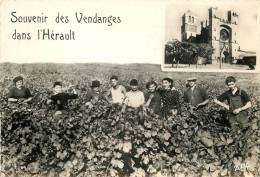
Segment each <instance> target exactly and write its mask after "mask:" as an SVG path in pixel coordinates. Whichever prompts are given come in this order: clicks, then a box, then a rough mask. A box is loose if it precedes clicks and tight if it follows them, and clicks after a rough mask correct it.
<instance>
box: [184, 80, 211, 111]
mask: <svg viewBox="0 0 260 177" xmlns="http://www.w3.org/2000/svg"><path fill="white" fill-rule="evenodd" d="M196 81H197V78H196V77H191V78H188V79H187V84H186V85H187V87H188V89H187V90H186V91H185V92H184V101H185V102H187V103H190V104H191V106H192V107H193V108H195V109H198V108H200V107H203V106H205V105H206V104H207V103H208V102H209V99H208V94H207V92H206V90H205V89H203V88H200V87H199V86H197V84H196Z"/></svg>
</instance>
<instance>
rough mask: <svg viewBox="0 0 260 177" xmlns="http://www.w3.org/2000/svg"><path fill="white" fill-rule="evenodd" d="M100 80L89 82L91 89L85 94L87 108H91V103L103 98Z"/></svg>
mask: <svg viewBox="0 0 260 177" xmlns="http://www.w3.org/2000/svg"><path fill="white" fill-rule="evenodd" d="M100 85H101V84H100V82H99V81H98V80H94V81H92V84H91V90H90V91H88V92H87V95H86V101H87V102H86V103H85V105H86V106H87V107H88V108H89V109H92V107H93V105H94V104H96V103H97V102H98V100H100V99H103V98H104V97H103V95H102V92H101V89H100Z"/></svg>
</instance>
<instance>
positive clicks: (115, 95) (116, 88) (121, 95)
mask: <svg viewBox="0 0 260 177" xmlns="http://www.w3.org/2000/svg"><path fill="white" fill-rule="evenodd" d="M110 82H111V86H112V87H111V88H110V89H109V90H108V92H107V93H106V95H105V98H106V100H107V101H108V102H109V103H112V104H122V103H123V102H124V100H125V96H126V89H125V87H124V86H122V85H119V84H118V77H117V76H112V77H111V78H110ZM109 96H111V99H109Z"/></svg>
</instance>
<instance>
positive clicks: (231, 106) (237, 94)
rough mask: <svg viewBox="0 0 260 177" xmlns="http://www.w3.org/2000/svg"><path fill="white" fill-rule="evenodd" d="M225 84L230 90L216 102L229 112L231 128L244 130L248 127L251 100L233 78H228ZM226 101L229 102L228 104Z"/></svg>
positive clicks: (215, 100)
mask: <svg viewBox="0 0 260 177" xmlns="http://www.w3.org/2000/svg"><path fill="white" fill-rule="evenodd" d="M225 82H226V85H227V86H228V88H229V90H227V91H226V92H224V93H223V94H222V95H220V96H219V97H218V98H217V99H214V102H215V103H216V104H218V105H220V106H222V107H224V108H225V109H226V110H228V111H229V114H228V119H229V122H230V125H231V128H235V127H236V126H237V125H238V126H239V127H240V128H242V129H244V128H246V127H247V126H248V113H247V110H248V108H250V107H251V106H252V104H251V101H250V98H249V96H248V95H247V93H246V92H245V91H244V90H241V89H240V88H238V87H237V85H236V79H235V78H234V77H233V76H229V77H227V78H226V81H225ZM224 101H227V104H226V103H224Z"/></svg>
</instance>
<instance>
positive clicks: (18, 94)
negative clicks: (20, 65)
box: [8, 76, 32, 103]
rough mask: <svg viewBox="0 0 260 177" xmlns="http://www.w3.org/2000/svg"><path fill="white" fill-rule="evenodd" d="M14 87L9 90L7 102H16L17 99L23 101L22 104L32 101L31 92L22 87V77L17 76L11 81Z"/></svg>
mask: <svg viewBox="0 0 260 177" xmlns="http://www.w3.org/2000/svg"><path fill="white" fill-rule="evenodd" d="M13 83H14V87H12V88H11V89H10V90H9V93H8V101H9V102H17V101H18V100H19V99H24V101H23V102H25V103H26V102H29V101H31V100H32V95H31V92H30V90H29V89H28V88H26V87H24V85H23V77H22V76H17V77H15V78H14V79H13Z"/></svg>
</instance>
